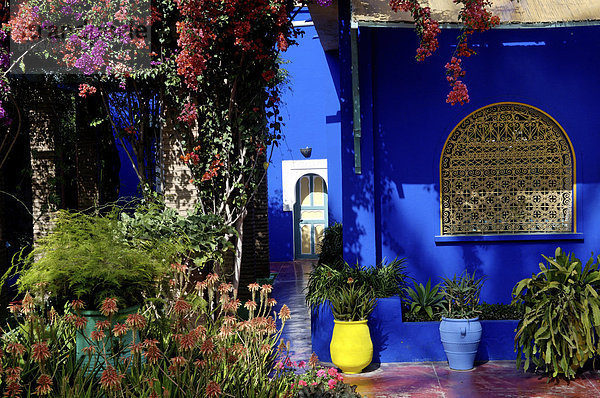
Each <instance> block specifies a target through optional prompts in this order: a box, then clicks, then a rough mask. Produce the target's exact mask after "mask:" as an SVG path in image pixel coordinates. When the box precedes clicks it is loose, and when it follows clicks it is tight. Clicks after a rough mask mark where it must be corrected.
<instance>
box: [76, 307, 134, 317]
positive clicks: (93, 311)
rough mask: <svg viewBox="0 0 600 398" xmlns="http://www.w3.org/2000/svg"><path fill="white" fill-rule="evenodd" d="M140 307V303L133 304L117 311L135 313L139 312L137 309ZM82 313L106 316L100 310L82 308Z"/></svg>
mask: <svg viewBox="0 0 600 398" xmlns="http://www.w3.org/2000/svg"><path fill="white" fill-rule="evenodd" d="M139 309H140V306H139V305H132V306H131V307H127V308H123V309H122V310H119V311H117V315H123V314H133V313H134V312H137V310H139ZM81 315H87V316H104V315H102V313H101V312H100V311H98V310H82V311H81Z"/></svg>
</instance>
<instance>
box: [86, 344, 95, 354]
mask: <svg viewBox="0 0 600 398" xmlns="http://www.w3.org/2000/svg"><path fill="white" fill-rule="evenodd" d="M94 352H96V347H94V346H93V345H90V346H87V347H83V353H84V354H85V355H89V356H92V355H93V354H94Z"/></svg>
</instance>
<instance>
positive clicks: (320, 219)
mask: <svg viewBox="0 0 600 398" xmlns="http://www.w3.org/2000/svg"><path fill="white" fill-rule="evenodd" d="M327 219H328V214H327V186H326V183H325V181H324V180H323V178H322V177H321V176H319V175H317V174H305V175H303V176H302V177H300V179H298V181H297V183H296V204H295V205H294V248H295V250H294V252H295V258H297V259H302V258H317V257H318V256H319V253H320V249H321V247H320V244H321V241H322V240H323V231H324V230H325V228H327Z"/></svg>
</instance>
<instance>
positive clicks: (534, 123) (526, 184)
mask: <svg viewBox="0 0 600 398" xmlns="http://www.w3.org/2000/svg"><path fill="white" fill-rule="evenodd" d="M574 160H575V158H574V154H573V148H572V146H571V142H570V141H569V138H568V137H567V135H566V133H565V131H564V130H563V129H562V127H560V125H559V124H558V123H557V122H556V121H555V120H554V119H552V118H551V117H550V116H549V115H547V114H546V113H544V112H542V111H540V110H538V109H536V108H533V107H531V106H528V105H525V104H518V103H499V104H492V105H488V106H485V107H483V108H480V109H478V110H477V111H475V112H473V113H472V114H470V115H469V116H467V117H466V118H465V119H463V120H462V121H461V122H460V123H459V124H458V125H457V126H456V127H455V128H454V130H453V131H452V133H451V134H450V136H449V137H448V140H447V141H446V144H445V145H444V149H443V150H442V155H441V160H440V187H441V189H440V208H441V209H440V210H441V233H442V235H469V234H539V233H565V232H574V230H575V229H574V221H573V219H574V216H573V214H574V208H575V207H574V206H575V205H574V197H575V196H574V186H575V162H574Z"/></svg>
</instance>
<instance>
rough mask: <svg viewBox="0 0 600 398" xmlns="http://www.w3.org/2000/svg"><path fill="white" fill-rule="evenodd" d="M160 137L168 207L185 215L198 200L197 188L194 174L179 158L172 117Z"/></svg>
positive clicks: (163, 180)
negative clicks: (193, 179) (194, 182)
mask: <svg viewBox="0 0 600 398" xmlns="http://www.w3.org/2000/svg"><path fill="white" fill-rule="evenodd" d="M165 119H166V122H165V125H164V126H163V129H162V131H161V136H160V150H159V154H160V171H161V176H160V181H161V185H162V193H163V194H164V196H165V202H166V205H167V206H168V207H171V208H174V209H177V210H178V211H179V212H180V213H182V214H185V213H186V212H188V211H190V210H192V209H193V208H194V205H195V204H196V201H197V200H198V197H197V194H196V187H195V185H194V184H192V183H191V182H190V180H191V179H192V173H191V171H190V169H189V168H188V166H186V165H185V164H184V163H183V162H182V161H181V160H180V159H179V157H180V156H181V154H182V153H181V147H180V146H179V143H178V141H177V139H178V134H177V132H176V131H175V129H174V127H173V121H172V119H171V117H166V118H165Z"/></svg>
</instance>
